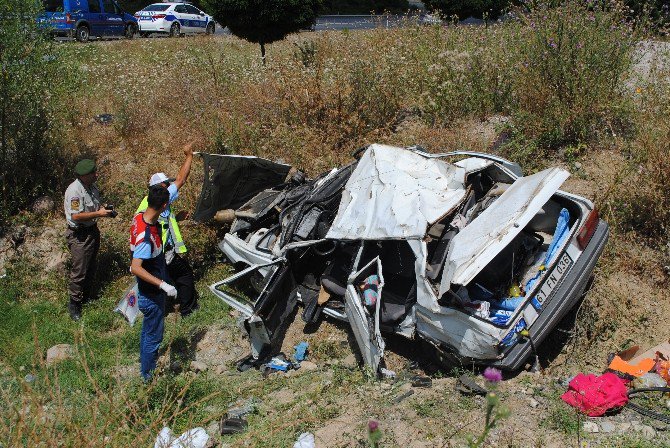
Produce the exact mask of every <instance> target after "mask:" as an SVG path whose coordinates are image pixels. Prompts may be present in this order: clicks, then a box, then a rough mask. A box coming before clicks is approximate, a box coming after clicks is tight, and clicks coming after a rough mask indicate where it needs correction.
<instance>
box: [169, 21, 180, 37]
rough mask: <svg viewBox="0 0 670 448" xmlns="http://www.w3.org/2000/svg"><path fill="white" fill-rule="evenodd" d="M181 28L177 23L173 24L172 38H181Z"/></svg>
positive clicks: (171, 28)
mask: <svg viewBox="0 0 670 448" xmlns="http://www.w3.org/2000/svg"><path fill="white" fill-rule="evenodd" d="M180 28H181V27H180V26H179V24H178V23H177V22H175V23H173V24H172V26H171V27H170V37H179V35H180V34H181V32H180V31H181V30H180Z"/></svg>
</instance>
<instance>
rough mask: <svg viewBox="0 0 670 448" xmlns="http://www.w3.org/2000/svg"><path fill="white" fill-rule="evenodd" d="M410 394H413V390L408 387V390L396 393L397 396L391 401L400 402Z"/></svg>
mask: <svg viewBox="0 0 670 448" xmlns="http://www.w3.org/2000/svg"><path fill="white" fill-rule="evenodd" d="M412 395H414V390H413V389H410V390H408V391H407V392H405V393H402V394H400V395H398V396H397V397H395V398H394V399H393V403H395V404H398V403H400V402H401V401H403V400H404V399H405V398H409V397H411V396H412Z"/></svg>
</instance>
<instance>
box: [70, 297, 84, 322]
mask: <svg viewBox="0 0 670 448" xmlns="http://www.w3.org/2000/svg"><path fill="white" fill-rule="evenodd" d="M67 310H68V311H69V312H70V317H71V318H72V320H73V321H75V322H76V321H78V320H79V319H81V302H78V301H76V300H72V299H70V303H69V304H68V306H67Z"/></svg>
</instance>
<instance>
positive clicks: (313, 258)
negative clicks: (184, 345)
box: [195, 144, 609, 372]
mask: <svg viewBox="0 0 670 448" xmlns="http://www.w3.org/2000/svg"><path fill="white" fill-rule="evenodd" d="M203 157H204V163H205V180H204V185H203V191H202V194H201V197H200V200H199V204H198V208H197V210H196V213H195V218H196V219H199V220H202V221H205V220H209V219H211V218H212V217H214V216H215V214H216V213H224V214H225V213H228V216H229V217H230V218H231V219H232V223H231V224H230V229H229V231H228V232H227V233H226V234H225V236H224V238H223V240H222V241H221V242H220V244H219V247H220V249H221V251H222V252H223V254H225V257H226V258H227V259H228V260H229V261H230V262H231V263H232V264H233V265H234V266H235V267H236V268H237V269H238V272H237V273H236V274H234V275H233V276H231V277H229V278H226V279H223V280H221V281H219V282H217V283H215V284H213V285H211V287H210V289H211V291H212V292H213V293H214V294H215V295H216V296H218V297H220V298H221V299H222V300H223V301H224V302H226V303H227V304H229V305H230V306H231V307H233V308H235V309H237V310H238V311H239V312H240V313H241V314H242V315H243V317H244V326H245V329H246V331H247V333H248V335H249V339H250V342H251V357H250V358H249V360H248V361H249V362H250V363H252V364H253V363H254V362H255V363H260V362H262V361H263V360H266V359H268V357H270V356H272V355H273V354H274V353H276V351H277V350H278V347H279V346H280V343H281V339H282V337H283V333H284V331H285V327H286V324H287V322H288V321H289V320H290V319H289V317H290V316H291V315H292V314H293V313H295V312H296V310H297V306H298V304H302V313H301V317H302V319H303V320H304V321H305V322H306V323H315V322H317V321H318V319H320V318H322V317H323V316H329V317H330V318H335V319H339V320H342V321H346V322H348V323H349V325H350V327H351V329H352V331H353V334H354V335H355V339H356V342H357V344H358V346H359V348H360V353H361V355H362V358H363V360H364V362H365V364H366V365H368V366H370V368H372V369H373V370H374V371H376V372H378V371H379V369H380V368H382V367H383V365H384V349H385V340H384V335H386V334H392V333H395V334H398V335H401V336H403V337H405V338H407V339H408V340H410V341H414V342H416V341H420V340H423V341H426V342H428V343H430V344H431V345H433V346H434V347H436V348H437V349H438V350H439V351H440V353H442V354H444V355H445V356H446V357H448V359H453V360H456V361H458V362H461V363H470V364H472V363H474V364H481V365H492V366H497V367H499V368H502V369H507V370H516V369H519V368H521V367H522V366H523V365H524V362H525V361H526V359H527V358H528V357H529V356H530V355H531V354H533V352H534V351H535V347H537V346H538V345H539V344H541V343H542V341H543V340H544V339H545V338H546V337H547V336H548V334H549V333H550V332H551V330H552V329H553V328H554V327H556V325H557V324H558V323H559V321H560V320H561V319H562V318H563V317H564V316H565V315H566V314H567V313H568V312H569V311H570V310H571V309H572V308H573V307H574V306H575V304H576V303H577V302H578V301H579V299H580V298H581V296H582V294H583V291H584V290H585V288H586V285H587V281H588V280H589V278H590V276H591V273H592V271H593V269H594V267H595V264H596V262H597V260H598V258H599V257H600V255H601V253H602V251H603V249H604V245H605V243H606V241H607V238H608V233H609V232H608V226H607V224H606V223H605V222H604V221H603V220H602V219H600V218H599V216H598V212H597V210H596V209H595V208H594V206H593V204H592V203H591V202H590V201H589V200H587V199H585V198H583V197H580V196H577V195H574V194H570V193H567V192H564V191H561V190H560V189H559V188H560V187H561V185H562V184H563V182H564V181H565V180H566V179H567V178H568V176H569V173H568V172H567V171H565V170H563V169H560V168H549V169H546V170H544V171H541V172H539V173H536V174H533V175H530V176H523V175H522V172H521V169H520V167H519V166H518V165H517V164H515V163H512V162H509V161H507V160H504V159H502V158H499V157H495V156H491V155H488V154H482V153H471V152H452V153H444V154H431V153H428V152H426V151H424V150H423V149H422V148H420V147H410V148H398V147H392V146H386V145H379V144H373V145H370V146H368V147H365V148H361V149H360V150H358V151H357V152H356V153H355V154H354V161H352V162H351V163H350V164H348V165H346V166H343V167H340V168H334V169H332V170H331V171H329V172H327V173H324V174H322V175H321V176H319V177H317V178H315V179H307V178H306V177H305V175H304V174H303V173H301V172H299V171H296V170H294V169H292V168H291V167H290V166H288V165H285V164H281V163H276V162H271V161H269V160H265V159H260V158H255V157H242V156H229V155H203ZM222 210H224V212H222Z"/></svg>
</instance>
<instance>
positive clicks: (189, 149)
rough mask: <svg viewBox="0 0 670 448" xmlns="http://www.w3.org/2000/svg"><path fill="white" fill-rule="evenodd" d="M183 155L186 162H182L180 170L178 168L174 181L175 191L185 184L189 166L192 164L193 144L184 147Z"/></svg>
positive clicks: (189, 170) (189, 169)
mask: <svg viewBox="0 0 670 448" xmlns="http://www.w3.org/2000/svg"><path fill="white" fill-rule="evenodd" d="M184 155H186V160H184V163H183V164H182V166H181V168H179V173H178V174H177V178H176V179H175V181H174V184H175V185H176V186H177V189H180V188H181V186H182V185H184V184H185V183H186V179H188V175H189V173H190V172H191V164H192V163H193V142H190V143H187V144H186V145H184Z"/></svg>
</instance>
